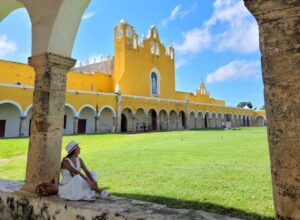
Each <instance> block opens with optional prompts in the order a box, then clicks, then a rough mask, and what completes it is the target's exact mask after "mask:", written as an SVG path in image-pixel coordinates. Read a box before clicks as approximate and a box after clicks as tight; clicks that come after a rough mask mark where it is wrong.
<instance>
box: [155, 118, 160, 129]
mask: <svg viewBox="0 0 300 220" xmlns="http://www.w3.org/2000/svg"><path fill="white" fill-rule="evenodd" d="M156 131H160V120H159V116H157V117H156Z"/></svg>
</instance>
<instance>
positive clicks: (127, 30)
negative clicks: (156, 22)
mask: <svg viewBox="0 0 300 220" xmlns="http://www.w3.org/2000/svg"><path fill="white" fill-rule="evenodd" d="M131 35H132V33H131V29H130V27H126V37H128V38H131Z"/></svg>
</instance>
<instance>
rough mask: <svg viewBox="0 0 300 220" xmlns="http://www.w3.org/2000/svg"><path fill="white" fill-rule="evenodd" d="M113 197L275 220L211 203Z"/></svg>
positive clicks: (227, 214) (140, 196)
mask: <svg viewBox="0 0 300 220" xmlns="http://www.w3.org/2000/svg"><path fill="white" fill-rule="evenodd" d="M113 195H115V196H120V197H125V198H129V199H135V200H141V201H147V202H153V203H157V204H161V205H166V206H168V207H170V208H177V209H178V208H179V209H183V208H184V209H194V210H201V211H206V212H209V213H216V214H219V215H226V216H231V217H237V218H242V219H249V220H274V218H273V217H270V216H264V215H260V214H257V213H254V212H247V211H245V210H241V209H236V208H232V207H225V206H222V205H218V204H213V203H209V202H199V201H189V200H180V199H174V198H167V197H161V196H153V195H137V194H126V193H115V192H114V193H113Z"/></svg>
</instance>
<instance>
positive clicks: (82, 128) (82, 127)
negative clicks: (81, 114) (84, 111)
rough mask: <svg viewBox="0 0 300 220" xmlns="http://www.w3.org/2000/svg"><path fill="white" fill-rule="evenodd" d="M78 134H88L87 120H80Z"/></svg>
mask: <svg viewBox="0 0 300 220" xmlns="http://www.w3.org/2000/svg"><path fill="white" fill-rule="evenodd" d="M77 132H78V134H84V133H85V132H86V119H78V130H77Z"/></svg>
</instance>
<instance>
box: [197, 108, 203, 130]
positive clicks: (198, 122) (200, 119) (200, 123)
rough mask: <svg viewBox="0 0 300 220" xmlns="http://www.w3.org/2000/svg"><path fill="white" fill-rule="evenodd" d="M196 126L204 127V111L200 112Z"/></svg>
mask: <svg viewBox="0 0 300 220" xmlns="http://www.w3.org/2000/svg"><path fill="white" fill-rule="evenodd" d="M196 126H197V128H199V129H200V128H203V114H202V112H199V113H198V116H197V122H196Z"/></svg>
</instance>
